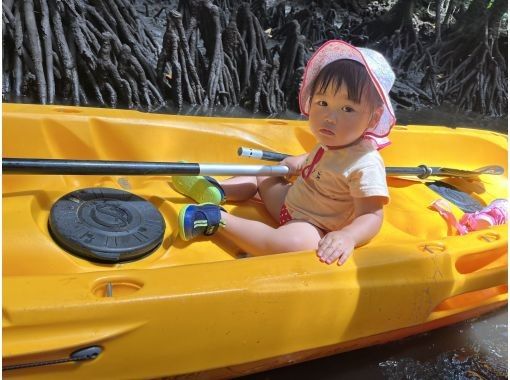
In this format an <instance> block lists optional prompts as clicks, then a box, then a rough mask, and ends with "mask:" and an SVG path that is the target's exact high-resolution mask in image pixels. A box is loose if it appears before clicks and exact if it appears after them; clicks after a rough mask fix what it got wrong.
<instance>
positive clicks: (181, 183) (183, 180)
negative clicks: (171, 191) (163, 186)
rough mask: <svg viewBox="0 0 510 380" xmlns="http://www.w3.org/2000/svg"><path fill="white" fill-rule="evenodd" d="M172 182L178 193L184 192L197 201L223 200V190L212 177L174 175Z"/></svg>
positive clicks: (214, 202)
mask: <svg viewBox="0 0 510 380" xmlns="http://www.w3.org/2000/svg"><path fill="white" fill-rule="evenodd" d="M172 183H173V185H174V187H175V190H177V191H178V192H179V193H181V194H184V195H186V196H188V197H190V198H191V199H193V200H194V201H195V202H197V203H213V204H215V205H219V204H221V203H224V202H225V192H224V191H223V188H222V187H221V185H220V184H219V183H218V181H216V180H215V179H214V178H212V177H207V176H206V177H203V176H186V175H175V176H173V177H172Z"/></svg>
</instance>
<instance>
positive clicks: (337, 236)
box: [317, 231, 356, 265]
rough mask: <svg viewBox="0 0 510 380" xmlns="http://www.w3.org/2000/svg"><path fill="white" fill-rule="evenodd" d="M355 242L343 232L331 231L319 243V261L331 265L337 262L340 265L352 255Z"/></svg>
mask: <svg viewBox="0 0 510 380" xmlns="http://www.w3.org/2000/svg"><path fill="white" fill-rule="evenodd" d="M355 245H356V242H355V241H354V239H353V238H352V237H351V236H350V235H349V234H347V233H345V232H343V231H333V232H329V233H328V234H326V235H325V236H324V237H323V238H322V239H321V240H320V241H319V247H318V249H317V256H319V260H320V261H322V262H323V263H326V264H331V263H333V262H335V261H336V260H338V265H342V264H343V263H345V262H346V261H347V259H348V258H349V257H350V256H351V255H352V251H353V250H354V246H355Z"/></svg>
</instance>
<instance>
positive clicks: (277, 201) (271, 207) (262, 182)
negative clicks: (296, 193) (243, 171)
mask: <svg viewBox="0 0 510 380" xmlns="http://www.w3.org/2000/svg"><path fill="white" fill-rule="evenodd" d="M256 178H257V184H258V188H259V194H260V198H261V199H262V202H264V205H265V206H266V209H267V211H268V212H269V214H270V215H271V216H272V217H273V219H274V220H275V221H276V222H279V221H280V211H281V209H282V206H283V204H284V202H285V197H286V196H287V192H288V191H289V189H290V187H291V186H292V184H291V183H290V182H289V181H287V180H286V179H285V178H283V177H256Z"/></svg>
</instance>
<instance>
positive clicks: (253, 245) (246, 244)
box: [218, 211, 323, 256]
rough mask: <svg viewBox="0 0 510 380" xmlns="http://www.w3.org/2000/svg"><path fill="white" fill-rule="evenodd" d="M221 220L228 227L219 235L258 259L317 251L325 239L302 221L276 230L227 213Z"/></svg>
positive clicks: (313, 227)
mask: <svg viewBox="0 0 510 380" xmlns="http://www.w3.org/2000/svg"><path fill="white" fill-rule="evenodd" d="M221 216H222V219H223V220H224V221H225V223H226V226H225V227H224V228H220V229H219V230H218V233H219V234H220V235H222V236H224V237H226V238H228V239H229V240H231V241H232V242H234V243H235V244H236V245H237V246H238V247H239V248H241V249H242V250H243V251H245V252H247V253H249V254H251V255H255V256H259V255H267V254H272V253H283V252H296V251H305V250H316V249H317V246H318V243H319V240H320V239H321V238H322V236H323V233H322V232H321V231H320V230H319V229H318V228H317V227H315V226H313V225H312V224H310V223H307V222H304V221H299V220H293V221H291V222H289V223H287V224H285V225H284V226H281V227H279V228H273V227H271V226H268V225H267V224H265V223H262V222H258V221H255V220H249V219H243V218H239V217H237V216H235V215H231V214H228V213H226V212H223V211H222V213H221Z"/></svg>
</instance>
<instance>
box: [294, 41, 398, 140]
mask: <svg viewBox="0 0 510 380" xmlns="http://www.w3.org/2000/svg"><path fill="white" fill-rule="evenodd" d="M340 59H351V60H353V61H356V62H359V63H361V64H362V65H363V66H365V68H366V69H367V71H368V74H369V76H370V79H371V80H372V83H373V84H374V86H375V88H376V90H377V92H378V93H379V96H380V97H381V99H382V100H383V108H384V110H383V114H382V115H381V118H380V119H379V123H377V124H376V125H375V126H374V127H373V128H370V129H368V130H367V131H366V132H365V135H364V138H367V139H370V140H371V141H373V143H374V145H375V146H376V147H377V149H382V148H384V147H385V146H387V145H389V144H390V141H389V139H388V137H387V136H388V135H389V133H390V131H391V128H392V127H393V125H395V122H396V118H395V112H394V111H393V107H392V105H391V101H390V96H389V93H390V89H391V87H392V86H393V83H394V82H395V73H394V72H393V70H392V69H391V66H390V64H389V63H388V61H387V60H386V58H384V56H383V55H382V54H381V53H379V52H377V51H375V50H372V49H367V48H357V47H355V46H352V45H351V44H348V43H347V42H345V41H341V40H330V41H328V42H326V43H325V44H324V45H322V46H321V47H320V48H319V49H318V50H317V51H316V52H315V53H314V54H313V55H312V57H311V58H310V60H309V61H308V63H307V65H306V69H305V73H304V74H303V81H302V83H301V89H300V91H299V108H300V110H301V113H302V114H303V115H305V116H308V113H309V111H310V97H311V94H310V90H311V89H310V85H311V83H312V82H313V81H314V80H315V78H317V75H319V73H320V71H321V70H322V69H323V68H324V67H325V66H326V65H328V64H329V63H331V62H333V61H337V60H340Z"/></svg>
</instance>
